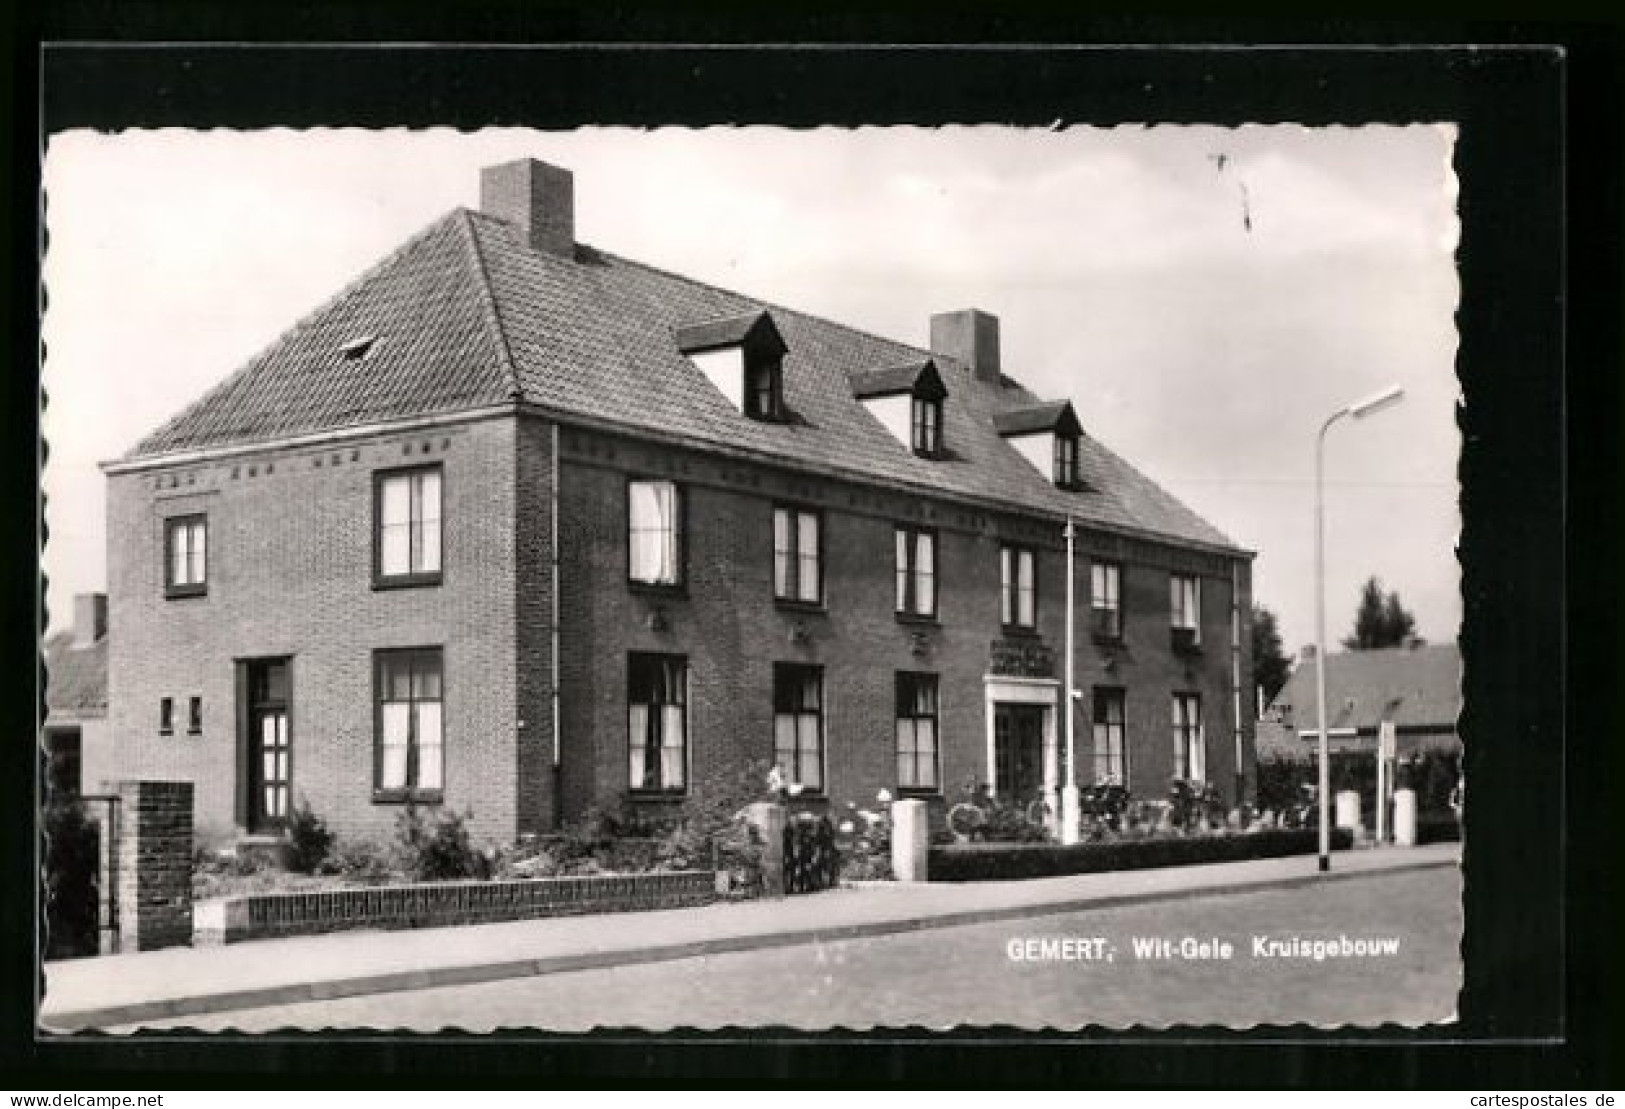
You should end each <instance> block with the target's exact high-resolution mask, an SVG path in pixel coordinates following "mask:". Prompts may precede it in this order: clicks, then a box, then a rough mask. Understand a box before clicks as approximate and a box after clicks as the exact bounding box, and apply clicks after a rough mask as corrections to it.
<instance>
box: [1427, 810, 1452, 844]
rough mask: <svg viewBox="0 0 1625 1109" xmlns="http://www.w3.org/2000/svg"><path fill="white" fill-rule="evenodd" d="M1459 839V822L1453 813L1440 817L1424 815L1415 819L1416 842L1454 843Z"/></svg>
mask: <svg viewBox="0 0 1625 1109" xmlns="http://www.w3.org/2000/svg"><path fill="white" fill-rule="evenodd" d="M1460 839H1461V821H1459V820H1457V819H1456V817H1455V814H1454V813H1446V814H1444V815H1442V816H1440V815H1437V814H1433V815H1427V814H1424V815H1422V816H1419V817H1417V818H1416V842H1417V843H1418V844H1423V843H1456V842H1458V841H1459V840H1460Z"/></svg>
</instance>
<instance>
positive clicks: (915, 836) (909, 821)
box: [891, 800, 931, 882]
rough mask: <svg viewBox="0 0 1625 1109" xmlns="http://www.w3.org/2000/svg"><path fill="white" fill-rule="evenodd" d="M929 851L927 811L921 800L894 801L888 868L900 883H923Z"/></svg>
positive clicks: (929, 834)
mask: <svg viewBox="0 0 1625 1109" xmlns="http://www.w3.org/2000/svg"><path fill="white" fill-rule="evenodd" d="M930 849H931V823H930V810H929V808H928V807H927V806H926V803H925V802H924V801H912V800H911V801H893V802H892V806H891V869H892V877H894V878H896V879H897V880H898V881H899V882H923V881H925V880H926V876H925V869H926V853H927V852H928V851H930Z"/></svg>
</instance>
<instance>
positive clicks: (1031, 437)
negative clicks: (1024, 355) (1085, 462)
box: [993, 401, 1087, 490]
mask: <svg viewBox="0 0 1625 1109" xmlns="http://www.w3.org/2000/svg"><path fill="white" fill-rule="evenodd" d="M993 426H994V428H995V429H996V430H997V431H998V433H999V435H1000V436H1001V437H1002V438H1003V439H1004V441H1005V442H1007V443H1009V444H1010V445H1011V446H1012V447H1015V448H1016V450H1017V451H1018V452H1019V453H1020V454H1021V456H1022V457H1023V458H1025V459H1026V460H1027V461H1028V462H1030V463H1032V466H1033V469H1035V470H1037V471H1038V472H1039V473H1041V474H1043V475H1044V476H1045V477H1047V478H1049V480H1050V481H1052V482H1054V483H1055V486H1056V487H1057V488H1059V489H1071V490H1080V489H1086V488H1087V486H1086V485H1085V484H1084V482H1083V477H1082V473H1081V468H1080V467H1079V465H1078V439H1079V437H1080V436H1081V435H1082V433H1083V428H1082V427H1081V426H1080V425H1079V423H1078V417H1077V415H1076V413H1074V412H1073V411H1072V404H1071V402H1070V401H1052V402H1050V403H1048V404H1035V405H1032V406H1030V407H1028V408H1017V409H1013V410H1011V411H1008V412H999V413H996V414H995V415H994V417H993Z"/></svg>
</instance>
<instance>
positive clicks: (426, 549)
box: [373, 465, 441, 585]
mask: <svg viewBox="0 0 1625 1109" xmlns="http://www.w3.org/2000/svg"><path fill="white" fill-rule="evenodd" d="M375 481H376V485H375V492H374V498H375V517H376V520H377V526H376V531H375V536H374V550H375V551H376V554H375V556H374V557H375V562H374V566H373V570H374V580H375V581H376V583H377V584H379V585H433V584H435V583H438V582H439V581H440V541H441V518H440V517H441V511H440V509H441V504H440V491H441V473H440V467H439V466H438V465H435V466H420V467H417V468H416V469H411V470H390V471H386V472H383V473H380V474H378V475H376V478H375Z"/></svg>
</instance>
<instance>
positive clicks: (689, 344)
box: [676, 312, 789, 423]
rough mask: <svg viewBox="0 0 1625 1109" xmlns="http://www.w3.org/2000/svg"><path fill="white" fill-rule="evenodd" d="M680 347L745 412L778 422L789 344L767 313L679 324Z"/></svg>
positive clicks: (782, 416) (785, 415)
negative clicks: (687, 324) (686, 324)
mask: <svg viewBox="0 0 1625 1109" xmlns="http://www.w3.org/2000/svg"><path fill="white" fill-rule="evenodd" d="M676 338H677V349H678V350H680V351H682V352H683V353H684V354H685V355H687V356H688V359H689V361H691V362H693V363H694V365H695V366H696V367H698V369H699V370H700V372H701V373H703V374H705V376H706V378H707V379H708V380H709V381H710V382H711V384H712V385H714V386H716V388H717V391H718V392H720V393H721V394H722V395H723V396H724V397H726V398H727V399H728V402H729V403H730V404H732V405H733V406H734V408H735V409H736V410H737V411H738V412H739V413H740V414H741V415H743V416H746V417H748V418H749V419H752V420H762V421H765V422H770V423H776V422H779V421H782V420H785V419H787V418H788V416H789V411H788V409H787V408H786V406H785V403H784V355H785V352H786V351H787V350H788V349H789V348H788V347H786V346H785V343H784V339H783V337H782V336H780V334H779V329H778V327H777V326H775V325H774V323H773V317H772V316H770V315H768V314H767V313H766V312H752V313H749V314H747V315H743V316H732V317H729V318H728V319H723V320H712V321H710V322H708V323H698V324H691V325H689V326H686V327H679V328H678V329H677V334H676Z"/></svg>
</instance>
